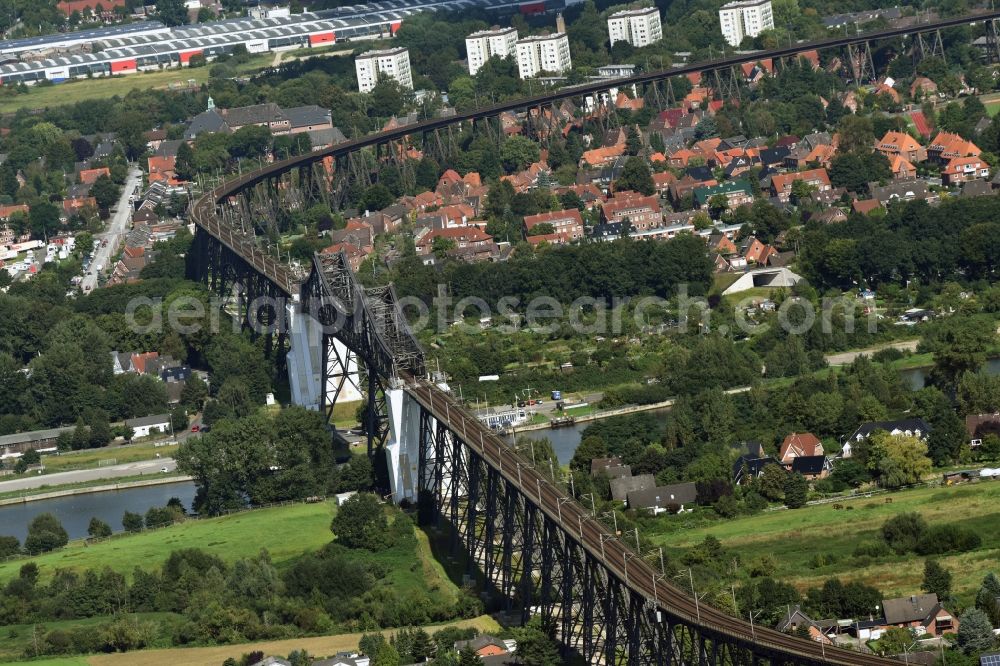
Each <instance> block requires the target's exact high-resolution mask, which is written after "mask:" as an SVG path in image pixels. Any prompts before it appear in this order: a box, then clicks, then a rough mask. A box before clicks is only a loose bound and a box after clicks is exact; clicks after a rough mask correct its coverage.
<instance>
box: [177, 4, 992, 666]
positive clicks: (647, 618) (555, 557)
mask: <svg viewBox="0 0 1000 666" xmlns="http://www.w3.org/2000/svg"><path fill="white" fill-rule="evenodd" d="M997 19H1000V12H996V11H991V12H983V13H980V14H976V15H972V16H964V17H959V18H952V19H944V20H940V21H935V22H930V23H925V24H921V25H913V26H908V27H905V28H894V29H889V30H883V31H879V32H874V33H868V34H864V35H854V36H847V37H838V38H832V39H828V40H824V41H820V42H813V43H809V44H794V45H790V46H788V47H784V48H778V49H772V50H769V51H762V52H756V53H746V54H738V55H734V56H732V57H728V58H722V59H717V60H712V61H710V62H702V63H697V64H692V65H687V66H685V67H679V68H676V69H671V70H665V71H658V72H650V73H644V74H640V75H636V76H632V77H627V78H622V79H617V80H613V81H602V82H597V83H593V84H587V85H583V86H576V87H572V88H565V89H561V90H556V91H549V92H546V93H544V94H540V95H536V96H533V97H528V98H523V99H518V100H512V101H508V102H504V103H501V104H496V105H493V106H490V107H486V108H482V109H477V110H475V111H472V112H468V113H461V114H457V115H455V116H452V117H448V118H436V119H431V120H425V121H422V122H418V123H415V124H412V125H407V126H403V127H400V128H396V129H393V130H390V131H384V132H380V133H378V134H374V135H370V136H366V137H363V138H359V139H355V140H352V141H347V142H344V143H341V144H338V145H336V146H333V147H332V148H329V149H327V150H323V151H317V152H314V153H309V154H306V155H301V156H297V157H294V158H290V159H287V160H282V161H278V162H275V163H272V164H269V165H267V166H265V167H263V168H261V169H259V170H257V171H253V172H249V173H245V174H243V175H241V176H240V177H238V178H236V179H233V180H231V181H229V182H226V183H223V184H222V185H220V186H218V187H216V188H215V189H214V190H212V191H211V192H209V193H207V194H206V195H204V196H203V197H201V198H200V199H199V200H197V201H196V202H195V203H194V204H193V206H192V209H191V215H192V219H193V220H194V222H195V224H196V226H197V232H196V235H195V241H194V243H193V247H192V251H191V252H190V253H189V255H188V259H187V261H188V274H189V277H191V278H193V279H196V280H200V281H202V282H204V283H205V284H207V285H208V286H209V287H210V288H211V289H212V290H213V291H216V292H217V293H219V294H220V295H226V294H230V293H232V292H235V293H236V296H234V301H233V307H234V308H235V309H236V311H237V313H238V315H239V318H240V319H241V320H243V321H244V322H245V323H247V324H249V323H250V322H251V321H256V322H257V323H270V324H277V325H276V326H272V327H271V328H269V329H268V331H267V332H266V333H264V335H267V338H268V343H269V344H268V349H273V350H283V349H284V346H285V344H286V342H290V343H291V344H290V349H289V351H288V354H287V358H288V359H289V360H288V365H289V368H288V369H289V375H290V378H291V377H292V376H293V375H294V376H295V377H297V378H298V379H297V380H295V379H293V380H292V384H293V396H294V397H295V400H296V402H297V403H299V404H304V405H307V406H311V407H313V408H315V409H324V410H327V415H328V417H329V418H331V419H332V416H333V407H334V406H335V405H336V404H337V402H338V399H339V398H340V397H341V396H343V395H344V393H345V391H347V390H348V388H349V385H353V386H354V388H355V389H356V390H357V391H356V392H357V395H358V396H359V397H360V399H361V400H363V401H364V404H365V406H366V410H365V414H366V416H365V419H364V420H365V428H366V432H367V435H368V445H369V452H370V453H375V452H383V453H385V456H386V458H387V459H388V463H387V464H388V467H389V474H390V476H391V486H392V489H393V495H394V497H395V498H396V499H397V500H403V499H408V500H412V501H414V502H416V503H417V506H418V512H419V514H420V519H421V521H422V522H424V523H425V524H432V525H437V526H438V527H439V528H442V529H445V530H449V531H450V534H451V539H452V547H453V549H454V550H455V551H456V552H458V551H459V550H461V551H462V552H463V553H465V554H466V555H467V556H468V557H467V561H468V562H469V563H470V564H472V565H475V567H476V568H477V569H479V570H480V571H481V573H482V576H483V580H484V581H485V582H486V583H487V585H488V586H489V587H490V588H491V590H492V591H494V592H495V593H496V595H497V598H499V599H501V600H502V603H504V604H506V606H507V607H508V609H512V610H513V609H518V610H520V612H521V615H522V618H524V619H526V618H528V617H529V616H535V615H540V616H541V618H542V620H543V622H544V623H545V625H546V626H547V627H551V628H552V629H553V630H554V632H555V634H556V636H557V637H558V638H559V639H560V640H561V642H562V644H563V645H564V649H565V650H566V651H567V654H568V653H569V652H573V653H577V654H580V655H582V656H583V657H584V658H585V659H586V660H587V661H589V662H590V663H595V664H605V665H611V664H615V665H617V664H623V665H627V666H639V665H643V666H645V665H647V664H649V665H653V664H655V665H657V666H659V665H661V664H662V665H666V664H683V665H685V666H691V665H694V664H697V665H698V666H708V665H709V664H710V665H711V666H723V665H728V664H752V665H754V666H756V665H757V664H772V665H779V664H781V665H783V664H841V665H844V666H851V665H855V664H873V665H879V664H886V665H889V664H894V663H898V662H894V661H892V660H887V659H883V658H880V657H876V656H874V655H870V654H864V653H861V652H852V651H846V650H843V649H839V648H834V647H832V646H828V645H826V644H824V643H819V642H816V641H812V640H807V639H801V638H796V637H793V636H788V635H785V634H781V633H779V632H776V631H773V630H770V629H767V628H761V627H756V626H754V625H753V624H752V623H748V622H745V621H743V620H741V619H737V618H734V617H732V616H729V615H727V614H725V613H723V612H722V611H720V610H718V609H715V608H712V607H711V606H709V605H705V604H700V603H699V601H698V600H697V599H696V598H694V597H691V596H689V595H688V594H687V593H685V592H684V591H682V590H681V589H680V588H678V587H677V586H675V585H674V584H673V583H672V582H671V581H670V580H668V579H666V578H664V577H663V575H662V573H659V572H657V571H655V570H654V569H653V568H652V567H650V566H649V565H648V564H647V563H646V562H645V561H644V560H643V558H642V557H641V556H640V555H639V554H638V553H636V552H635V551H633V550H631V549H629V548H628V546H627V545H626V544H625V543H624V541H623V539H622V537H620V536H618V535H614V534H612V533H611V532H610V531H609V530H608V529H607V528H606V527H605V526H604V525H603V524H602V523H600V522H599V521H597V520H596V519H595V518H594V517H593V516H591V515H589V512H588V511H587V510H586V509H585V508H584V507H583V506H582V505H580V504H579V503H577V501H576V500H575V499H574V498H572V497H569V496H567V494H566V493H565V491H564V489H562V488H561V487H559V486H558V485H556V484H555V483H553V482H552V481H551V480H550V479H549V478H547V477H546V476H544V475H543V474H541V473H539V472H538V471H537V470H536V469H534V468H533V467H532V466H531V465H530V464H528V462H527V461H525V460H524V459H522V458H521V457H520V456H519V455H518V454H517V453H516V452H515V451H514V450H513V449H512V448H510V447H509V446H507V445H506V444H505V443H504V442H503V441H502V440H501V439H500V438H499V437H497V436H496V435H495V434H494V433H493V432H491V431H490V430H489V429H487V428H486V427H485V426H484V425H482V424H481V423H480V422H479V420H478V419H476V418H475V417H474V416H473V415H472V414H471V413H469V412H468V411H467V410H465V409H464V408H463V407H462V406H461V405H459V404H458V403H457V402H456V401H455V400H454V399H453V398H452V397H451V396H450V395H449V394H448V393H446V392H444V391H442V390H441V389H439V388H438V387H437V386H435V385H434V384H432V383H430V382H428V381H427V380H426V379H425V375H426V368H425V363H424V356H423V352H422V350H421V349H420V346H419V344H418V343H417V341H416V339H415V338H414V337H413V335H412V333H411V332H410V330H409V328H408V326H407V324H406V319H405V317H404V316H403V314H402V312H401V311H400V308H399V306H398V304H397V301H396V296H395V292H394V291H393V289H392V287H391V286H390V287H377V288H366V287H364V286H363V285H361V283H360V282H359V281H358V280H357V278H356V276H355V275H354V273H353V271H352V270H351V268H350V265H349V262H348V258H347V257H346V256H345V255H343V254H338V255H332V256H330V255H316V256H315V257H314V258H313V260H312V261H311V262H310V263H309V265H308V266H305V267H301V266H300V267H296V266H291V265H289V264H286V263H283V262H282V261H280V260H279V259H277V258H275V257H273V256H272V255H271V254H269V253H268V252H265V251H263V250H262V249H261V248H260V246H259V245H258V242H257V239H256V238H255V236H254V224H255V222H257V221H260V220H267V219H269V216H273V215H275V214H277V212H278V211H279V210H287V209H289V208H295V207H299V206H301V205H303V203H305V202H311V201H320V200H322V198H323V196H324V193H325V190H328V189H329V188H330V186H331V181H330V179H329V177H328V176H325V175H324V170H323V169H320V168H314V167H316V166H317V165H318V164H319V163H321V162H323V161H324V160H326V159H327V158H333V160H335V163H336V170H337V171H339V170H340V169H341V167H348V165H349V160H350V159H352V157H353V156H356V155H358V154H360V153H361V152H362V151H364V150H365V149H369V148H375V149H376V152H377V151H378V149H379V147H381V146H390V147H391V146H392V145H393V143H394V142H400V143H401V142H403V141H404V140H405V139H406V138H407V137H408V136H412V135H421V134H422V135H424V136H425V137H426V136H427V135H429V134H433V133H435V132H436V131H438V130H441V129H447V128H449V127H451V126H453V125H457V124H461V123H467V122H473V123H475V122H478V121H483V120H488V119H490V118H494V117H496V116H498V115H499V114H500V113H503V112H506V111H518V110H526V109H529V110H530V109H534V108H538V109H541V108H542V107H543V106H546V105H548V104H552V103H555V102H557V101H559V100H562V99H566V98H570V97H577V96H581V95H589V94H594V93H601V92H604V91H607V90H608V89H609V88H612V87H621V86H631V85H640V84H655V83H656V82H658V81H662V80H664V79H667V78H669V77H673V76H682V75H685V74H689V73H692V72H706V71H708V72H711V71H713V70H715V71H718V70H720V69H726V68H730V67H733V66H736V65H739V64H743V63H746V62H754V61H758V60H761V59H765V58H772V59H780V58H787V57H795V56H796V55H798V54H800V53H802V52H805V51H809V50H821V49H829V48H840V47H851V46H855V45H859V44H867V43H868V42H871V41H877V40H883V39H891V38H896V37H901V36H906V35H919V34H921V33H927V32H935V31H939V30H942V29H945V28H950V27H956V26H961V25H966V24H970V23H975V22H979V21H989V22H990V24H991V29H992V28H995V25H996V21H997ZM994 36H995V33H994ZM292 174H295V179H291V178H290V175H292ZM261 299H264V301H265V304H264V305H263V306H258V305H257V303H258V301H260V300H261ZM272 301H274V302H284V303H285V305H282V306H275V305H273V304H271V302H272ZM287 321H291V322H293V324H292V325H290V326H283V325H281V324H282V323H283V322H284V323H287ZM251 330H254V329H253V327H251ZM275 337H276V342H277V344H275V340H274V338H275ZM281 358H286V357H285V356H282V357H281ZM293 366H294V367H293ZM296 381H298V382H299V384H301V386H302V387H305V388H301V390H299V391H296V390H295V386H296ZM743 614H745V613H741V615H743Z"/></svg>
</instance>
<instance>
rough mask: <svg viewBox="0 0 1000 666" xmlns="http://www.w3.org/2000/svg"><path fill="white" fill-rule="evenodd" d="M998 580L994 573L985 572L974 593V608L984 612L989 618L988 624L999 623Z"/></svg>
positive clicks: (999, 592) (999, 591)
mask: <svg viewBox="0 0 1000 666" xmlns="http://www.w3.org/2000/svg"><path fill="white" fill-rule="evenodd" d="M998 598H1000V580H998V579H997V577H996V574H994V573H993V572H990V573H988V574H986V578H985V579H984V580H983V585H982V587H980V588H979V592H977V593H976V608H978V609H979V610H981V611H983V612H984V613H986V615H987V616H988V617H989V618H990V624H991V625H993V626H998V625H1000V600H998Z"/></svg>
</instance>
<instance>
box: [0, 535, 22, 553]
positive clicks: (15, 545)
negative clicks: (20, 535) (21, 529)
mask: <svg viewBox="0 0 1000 666" xmlns="http://www.w3.org/2000/svg"><path fill="white" fill-rule="evenodd" d="M20 552H21V542H20V541H18V540H17V537H12V536H0V559H3V558H5V557H10V556H11V555H17V554H19V553H20Z"/></svg>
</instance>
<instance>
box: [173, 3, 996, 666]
mask: <svg viewBox="0 0 1000 666" xmlns="http://www.w3.org/2000/svg"><path fill="white" fill-rule="evenodd" d="M997 19H1000V11H982V12H979V13H976V14H973V15H967V16H963V17H957V18H950V19H942V20H939V21H934V22H929V23H925V24H920V25H911V26H906V27H902V28H891V29H887V30H881V31H877V32H872V33H867V34H863V35H851V36H846V37H836V38H831V39H827V40H822V41H818V42H812V43H807V44H793V45H789V46H788V47H782V48H776V49H771V50H767V51H760V52H755V53H745V54H737V55H734V56H730V57H725V58H720V59H716V60H711V61H707V62H699V63H694V64H690V65H686V66H684V67H678V68H674V69H670V70H661V71H656V72H648V73H643V74H639V75H635V76H631V77H626V78H620V79H616V80H610V81H602V82H598V83H593V84H586V85H582V86H576V87H572V88H564V89H560V90H555V91H549V92H546V93H543V94H540V95H535V96H532V97H527V98H521V99H517V100H511V101H507V102H502V103H499V104H495V105H492V106H489V107H485V108H481V109H476V110H474V111H470V112H465V113H460V114H457V115H455V116H451V117H448V118H435V119H430V120H424V121H421V122H417V123H414V124H410V125H406V126H403V127H400V128H396V129H393V130H389V131H383V132H379V133H376V134H372V135H368V136H365V137H361V138H357V139H353V140H350V141H346V142H344V143H340V144H337V145H335V146H333V147H331V148H328V149H325V150H322V151H316V152H313V153H309V154H306V155H300V156H297V157H293V158H289V159H285V160H280V161H277V162H274V163H272V164H269V165H267V166H265V167H263V168H261V169H259V170H257V171H253V172H249V173H245V174H242V175H241V176H240V177H238V178H235V179H232V180H230V181H227V182H224V183H222V184H220V185H219V186H218V187H216V188H215V189H213V190H211V191H210V192H208V193H206V194H204V195H203V196H202V197H200V198H199V199H198V200H197V201H196V202H194V204H193V205H192V208H191V217H192V219H193V221H194V222H195V224H196V225H197V226H198V228H199V229H200V230H201V231H202V232H204V234H207V235H208V236H209V237H211V239H214V242H216V243H217V244H219V245H221V246H222V247H224V248H227V249H228V251H229V252H231V253H233V254H234V255H236V256H237V257H239V259H240V260H241V261H242V262H243V263H245V264H246V266H247V267H248V268H249V270H251V271H253V272H255V273H257V274H259V275H260V276H263V278H264V279H266V280H267V281H268V282H269V283H270V284H271V285H273V287H274V291H275V292H277V293H280V294H283V295H284V296H287V297H290V298H293V299H295V298H297V297H299V296H301V295H302V294H301V290H302V283H301V281H300V280H299V278H298V277H297V276H296V274H295V273H294V272H293V271H292V270H291V268H290V267H289V266H287V265H285V264H283V263H281V262H280V261H278V260H277V259H275V258H274V257H272V256H271V255H269V254H268V253H266V252H265V251H263V250H262V249H261V248H260V247H258V246H257V244H256V241H255V238H254V236H253V234H251V233H247V232H246V231H244V230H243V229H238V228H236V227H235V226H233V225H231V224H229V223H227V222H226V221H225V220H226V219H228V218H227V215H226V213H228V212H229V209H228V208H227V206H228V205H229V204H230V203H231V202H232V201H233V198H234V197H237V196H238V195H240V194H241V193H242V192H244V191H247V190H249V189H251V188H253V187H254V186H256V185H257V184H259V183H263V182H265V181H269V180H271V179H276V178H278V177H280V176H281V175H283V174H285V173H288V172H290V171H293V170H295V169H299V168H302V167H308V166H312V165H315V164H316V163H319V162H321V161H323V160H326V159H327V158H341V157H345V156H348V155H350V154H351V153H354V152H357V151H361V150H364V149H367V148H372V147H376V146H380V145H385V144H389V143H390V142H394V141H402V140H404V139H405V138H406V137H407V136H409V135H416V134H421V133H428V132H434V131H436V130H439V129H442V128H447V127H449V126H452V125H456V124H461V123H467V122H471V121H477V120H482V119H487V118H491V117H495V116H497V115H499V114H500V113H503V112H506V111H518V110H524V109H531V108H537V107H542V106H545V105H548V104H551V103H554V102H558V101H560V100H562V99H566V98H570V97H579V96H583V95H589V94H594V93H600V92H603V91H606V90H608V89H609V88H612V87H621V86H631V85H633V84H635V85H640V84H649V83H654V82H657V81H661V80H664V79H667V78H670V77H674V76H683V75H685V74H689V73H693V72H706V71H713V70H719V69H725V68H729V67H733V66H737V65H740V64H743V63H746V62H755V61H758V60H761V59H765V58H772V59H773V58H783V57H794V56H795V55H797V54H800V53H803V52H805V51H811V50H823V49H830V48H841V47H846V46H851V45H857V44H861V43H865V42H873V41H879V40H885V39H893V38H897V37H902V36H907V35H913V34H917V33H923V32H930V31H935V30H942V29H946V28H951V27H957V26H962V25H968V24H971V23H976V22H979V21H994V20H997ZM381 379H382V380H389V379H390V378H388V377H385V378H381ZM405 388H406V391H407V392H408V393H409V395H410V396H411V397H412V398H413V399H415V400H416V401H417V402H418V403H419V404H420V406H421V408H422V409H425V410H427V412H428V413H430V414H431V415H433V417H434V418H435V419H437V420H438V421H439V422H440V423H442V424H445V425H446V427H447V428H448V429H449V430H450V431H451V432H453V433H455V434H456V435H460V436H461V438H462V440H463V442H464V444H465V445H466V446H468V447H470V448H471V449H472V450H473V451H474V452H475V453H476V454H477V455H478V456H480V457H481V458H482V459H483V460H484V461H486V463H487V464H488V465H489V466H490V467H491V468H493V469H495V470H497V471H498V472H499V473H500V475H501V476H502V477H503V478H504V479H505V480H506V481H507V482H509V483H511V484H514V485H516V487H517V488H518V489H519V492H520V493H521V494H522V495H523V497H524V499H525V501H530V502H532V503H533V504H534V505H535V506H537V507H538V509H539V510H541V511H542V512H544V514H545V516H546V517H547V518H548V519H549V520H552V521H556V522H557V523H558V525H559V527H560V529H561V530H562V531H563V533H564V534H565V535H566V538H567V539H573V540H575V541H576V542H577V543H579V544H580V546H582V547H583V548H584V549H585V550H586V551H587V553H589V555H590V556H592V557H594V558H596V559H598V560H599V561H600V563H601V566H603V567H604V568H605V569H606V571H607V572H608V574H609V575H610V576H614V577H615V578H616V579H617V580H619V581H622V582H623V583H624V584H625V586H626V587H627V588H628V589H629V590H630V592H631V594H633V595H638V596H639V597H641V598H642V599H644V600H645V603H646V604H648V605H649V607H650V608H654V609H657V612H659V611H662V612H664V613H667V614H669V615H670V616H672V617H674V618H676V619H677V620H678V621H680V622H684V623H687V624H688V625H690V626H695V627H697V628H698V631H699V635H701V636H709V637H718V638H719V639H722V640H726V641H729V642H730V643H732V644H736V645H740V646H743V647H755V648H758V649H751V651H750V653H751V654H752V655H753V663H755V664H756V663H758V656H757V655H758V654H760V653H766V654H769V655H777V657H776V658H775V657H772V661H774V662H775V663H781V662H782V661H788V662H795V663H802V664H812V663H815V664H820V663H828V664H841V665H844V666H853V665H861V664H866V665H875V666H877V665H880V664H885V665H891V664H895V663H898V662H896V661H893V660H889V659H884V658H880V657H877V656H874V655H870V654H864V653H860V652H852V651H847V650H843V649H840V648H834V647H831V646H826V645H825V644H823V643H818V642H815V641H810V640H805V639H800V638H795V637H793V636H789V635H786V634H782V633H780V632H777V631H774V630H771V629H768V628H764V627H755V626H753V625H752V623H748V622H745V621H743V620H742V619H739V618H735V617H732V616H730V615H727V614H726V613H723V612H722V611H720V610H718V609H716V608H713V607H712V606H710V605H702V604H700V603H699V602H698V601H697V600H696V599H695V598H694V597H692V596H690V595H688V594H687V593H686V592H685V591H683V590H682V589H680V588H679V587H677V586H676V585H674V584H673V583H672V582H670V581H669V580H666V579H664V578H663V576H662V575H661V574H660V573H658V572H657V571H656V570H654V569H653V568H652V567H651V566H650V565H649V564H647V563H646V562H645V561H644V560H643V559H642V557H641V556H640V554H638V553H635V552H634V551H632V550H631V549H630V548H628V546H627V545H626V544H625V543H623V541H622V540H621V538H620V537H619V536H617V535H614V534H612V533H611V532H610V531H609V530H608V528H607V527H606V526H605V525H603V524H602V523H601V522H599V521H598V520H596V519H595V517H593V516H591V515H590V514H589V512H588V511H587V510H586V509H585V508H584V507H583V506H582V505H580V504H579V503H578V502H576V501H571V500H570V499H569V498H567V497H566V495H565V493H564V492H563V490H562V489H561V488H559V487H558V486H556V485H555V484H554V483H552V482H551V481H550V480H548V479H547V478H546V477H544V476H543V475H542V474H540V473H539V472H538V471H536V470H535V469H534V468H533V467H532V466H531V465H529V464H528V463H527V462H526V461H525V460H523V459H522V458H521V457H520V456H519V455H518V454H517V453H516V452H515V451H514V450H513V449H511V448H510V447H509V446H508V445H506V444H505V443H504V442H503V441H502V440H501V439H500V438H499V437H498V436H497V435H496V434H494V433H493V432H492V431H490V430H489V429H487V428H486V427H485V426H484V425H483V424H482V423H480V422H479V420H478V419H476V418H475V417H474V416H473V415H472V414H471V413H469V412H468V411H467V410H466V409H465V408H463V407H462V406H461V405H460V404H458V402H457V401H455V400H454V398H452V397H451V396H450V395H448V394H446V393H444V392H443V391H441V390H439V389H437V388H436V387H435V386H433V385H432V384H429V383H427V382H426V381H423V380H421V379H417V378H414V377H407V378H406V381H405ZM562 612H566V610H565V609H563V611H562ZM630 659H631V657H630ZM697 659H698V661H699V662H700V663H701V664H705V663H707V662H706V656H705V655H704V654H702V655H700V656H699V657H698V658H697ZM668 661H669V660H668ZM712 662H713V663H721V662H717V661H716V659H715V657H714V656H713V657H712ZM629 663H632V662H631V661H630V662H629Z"/></svg>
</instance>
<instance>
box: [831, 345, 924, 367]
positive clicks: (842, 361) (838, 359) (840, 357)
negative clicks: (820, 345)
mask: <svg viewBox="0 0 1000 666" xmlns="http://www.w3.org/2000/svg"><path fill="white" fill-rule="evenodd" d="M918 344H920V340H902V341H900V342H890V343H889V344H885V345H878V346H876V347H869V348H868V349H860V350H858V351H849V352H840V353H838V354H828V355H827V356H826V362H827V363H828V364H829V365H832V366H833V365H850V364H851V363H853V362H854V359H856V358H857V357H859V356H871V355H872V354H874V353H875V352H877V351H880V350H882V349H889V348H890V347H891V348H894V349H898V350H900V351H910V352H915V351H917V345H918Z"/></svg>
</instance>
